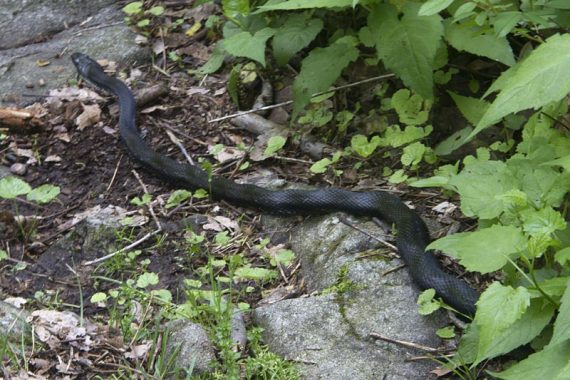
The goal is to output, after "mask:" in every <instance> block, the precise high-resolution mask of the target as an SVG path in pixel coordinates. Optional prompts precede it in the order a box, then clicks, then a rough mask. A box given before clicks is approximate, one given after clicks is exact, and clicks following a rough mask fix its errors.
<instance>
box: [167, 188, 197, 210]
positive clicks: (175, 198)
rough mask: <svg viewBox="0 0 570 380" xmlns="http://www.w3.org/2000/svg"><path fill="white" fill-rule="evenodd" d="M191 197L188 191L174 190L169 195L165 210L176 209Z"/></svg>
mask: <svg viewBox="0 0 570 380" xmlns="http://www.w3.org/2000/svg"><path fill="white" fill-rule="evenodd" d="M191 196H192V193H191V192H190V191H188V190H184V189H181V190H175V191H173V192H172V194H170V196H169V197H168V200H167V201H166V208H172V207H176V206H178V205H179V204H181V203H182V202H184V201H185V200H186V199H189V198H190V197H191Z"/></svg>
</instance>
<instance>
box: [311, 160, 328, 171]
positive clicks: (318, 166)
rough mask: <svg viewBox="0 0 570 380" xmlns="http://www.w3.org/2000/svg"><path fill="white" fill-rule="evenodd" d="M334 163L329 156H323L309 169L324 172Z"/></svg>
mask: <svg viewBox="0 0 570 380" xmlns="http://www.w3.org/2000/svg"><path fill="white" fill-rule="evenodd" d="M331 163H332V161H331V160H330V159H328V158H323V159H321V160H319V161H317V162H315V163H314V164H313V165H311V168H310V169H309V170H310V171H312V172H313V173H317V174H320V173H324V172H326V171H327V167H328V166H329V165H330V164H331Z"/></svg>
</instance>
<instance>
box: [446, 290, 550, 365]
mask: <svg viewBox="0 0 570 380" xmlns="http://www.w3.org/2000/svg"><path fill="white" fill-rule="evenodd" d="M554 311H555V308H554V306H553V305H552V304H550V303H547V304H545V303H544V302H543V300H542V299H532V300H531V302H530V306H529V307H528V308H527V309H526V311H525V313H524V314H523V315H522V316H521V317H520V318H519V319H517V320H516V321H515V322H514V323H513V324H512V325H510V326H509V327H508V328H507V329H505V330H503V331H502V332H501V333H499V334H498V335H496V336H495V337H494V338H493V341H492V342H491V344H489V345H487V348H486V350H485V349H482V350H481V353H480V354H479V356H478V355H477V354H478V352H479V328H478V326H477V324H475V323H472V324H471V325H470V326H469V329H468V330H467V332H466V333H465V334H464V335H463V337H462V339H461V343H460V345H459V349H458V353H457V356H458V358H460V359H463V360H464V361H465V362H468V363H475V365H477V364H478V363H480V362H482V361H484V360H486V359H491V358H495V357H497V356H500V355H503V354H506V353H508V352H511V351H512V350H514V349H515V348H517V347H520V346H523V345H525V344H527V343H529V342H530V341H532V340H533V339H534V338H536V337H537V336H538V335H539V334H540V333H541V332H542V330H543V329H544V328H545V327H546V326H547V325H548V324H549V322H550V321H551V319H552V316H553V315H554Z"/></svg>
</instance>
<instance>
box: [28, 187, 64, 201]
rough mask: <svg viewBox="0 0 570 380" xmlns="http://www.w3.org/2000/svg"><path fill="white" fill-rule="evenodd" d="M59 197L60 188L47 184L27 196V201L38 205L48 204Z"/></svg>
mask: <svg viewBox="0 0 570 380" xmlns="http://www.w3.org/2000/svg"><path fill="white" fill-rule="evenodd" d="M58 195H59V186H54V185H49V184H45V185H41V186H39V187H36V188H35V189H33V190H32V191H30V192H29V193H28V194H26V199H27V200H29V201H31V202H36V203H48V202H51V201H52V200H54V199H55V198H57V196H58Z"/></svg>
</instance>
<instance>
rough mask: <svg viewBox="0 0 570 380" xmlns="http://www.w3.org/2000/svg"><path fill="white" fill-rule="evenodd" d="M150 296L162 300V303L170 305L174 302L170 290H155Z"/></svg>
mask: <svg viewBox="0 0 570 380" xmlns="http://www.w3.org/2000/svg"><path fill="white" fill-rule="evenodd" d="M150 294H151V295H152V296H153V297H155V298H158V299H159V300H161V301H162V302H166V303H170V302H172V293H171V292H170V290H168V289H155V290H152V291H151V292H150Z"/></svg>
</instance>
